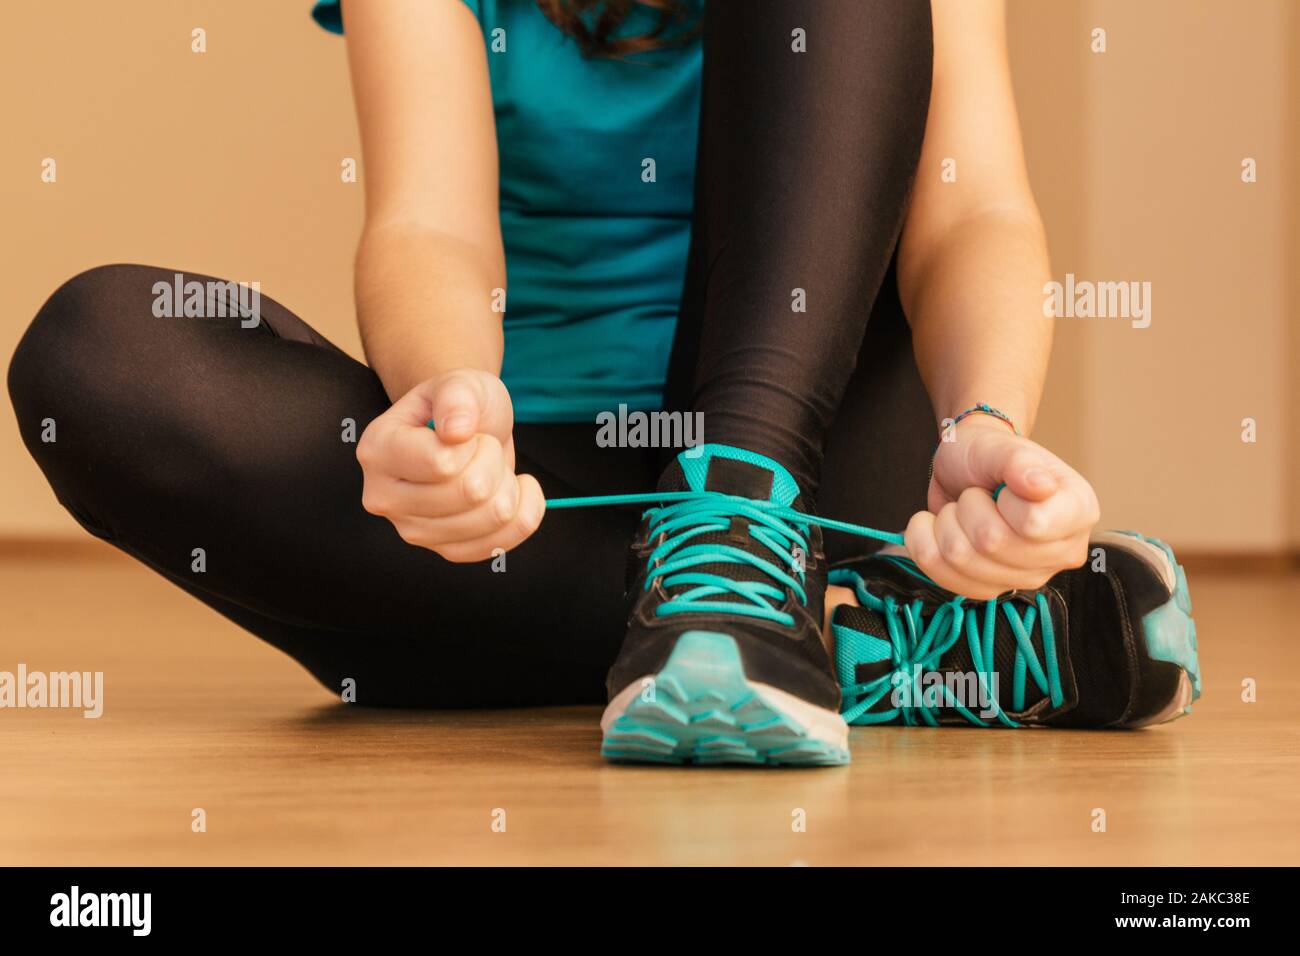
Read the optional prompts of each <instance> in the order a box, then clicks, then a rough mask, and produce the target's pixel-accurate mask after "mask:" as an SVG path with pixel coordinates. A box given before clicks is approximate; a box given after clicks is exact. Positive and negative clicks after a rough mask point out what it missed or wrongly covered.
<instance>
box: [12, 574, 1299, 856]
mask: <svg viewBox="0 0 1300 956" xmlns="http://www.w3.org/2000/svg"><path fill="white" fill-rule="evenodd" d="M1298 585H1300V579H1297V578H1296V577H1294V576H1291V577H1287V576H1277V575H1274V576H1270V577H1263V578H1261V577H1258V576H1255V577H1249V576H1238V577H1231V576H1222V575H1216V576H1201V577H1197V576H1196V575H1195V574H1193V577H1192V592H1193V597H1194V600H1195V603H1196V617H1197V622H1198V626H1199V630H1200V635H1201V649H1202V661H1203V668H1204V672H1205V675H1206V676H1205V697H1204V698H1203V700H1202V701H1201V702H1199V703H1198V704H1197V705H1196V713H1195V714H1193V715H1192V716H1191V717H1190V718H1186V719H1184V720H1182V721H1179V722H1178V723H1176V724H1174V725H1171V726H1166V727H1162V728H1158V729H1155V730H1149V731H1145V732H1136V733H1081V732H1057V731H1037V732H1033V731H1022V732H1012V731H1002V732H996V731H994V732H989V731H976V730H956V729H954V730H909V729H898V728H887V729H855V730H854V731H853V736H852V745H853V763H852V765H851V766H850V767H846V768H837V769H830V770H825V769H822V770H785V771H771V770H766V771H765V770H716V769H678V768H644V769H643V768H628V767H611V766H606V765H605V764H603V763H602V762H601V761H600V760H599V759H598V757H597V746H598V742H599V732H598V728H597V718H598V712H597V710H595V709H591V708H572V709H555V710H540V711H514V712H505V713H501V712H492V713H425V712H418V713H417V712H406V713H393V712H374V711H367V710H362V709H359V708H352V707H349V706H347V705H344V704H341V703H335V702H334V701H333V699H332V698H331V697H330V696H329V695H328V694H326V692H325V691H324V690H322V689H321V688H320V687H318V686H317V685H316V684H315V682H314V681H312V680H311V679H310V678H309V677H308V676H307V675H306V674H305V673H304V672H302V671H300V670H299V669H298V667H297V666H296V665H295V664H293V663H292V662H291V661H289V660H288V659H287V658H284V657H282V656H281V655H280V654H279V653H277V652H275V651H273V650H270V649H269V648H267V647H265V646H263V645H261V644H260V643H259V642H258V641H256V640H255V639H253V638H251V637H249V636H247V635H246V634H244V633H243V632H241V631H239V630H237V629H236V628H235V627H234V626H233V625H230V624H228V623H226V622H225V621H223V620H221V619H219V618H217V617H216V616H215V615H213V614H211V613H209V612H208V611H206V610H205V609H203V608H202V607H200V606H199V605H198V604H197V603H196V602H194V601H193V600H191V599H190V598H188V597H186V596H185V595H183V594H182V593H181V592H179V591H176V590H174V589H173V588H171V587H170V586H169V585H166V584H164V583H163V582H162V581H160V580H158V579H156V578H155V577H153V576H152V575H151V574H150V573H148V572H146V571H145V570H143V569H141V568H139V567H137V566H135V565H133V564H131V563H130V562H128V561H127V560H126V559H124V558H120V557H118V556H116V554H115V553H112V552H108V551H107V550H105V551H103V552H102V553H99V552H92V553H90V554H89V555H85V554H83V555H82V556H81V557H71V558H70V557H68V556H66V555H62V556H60V555H57V554H55V555H51V554H44V555H38V556H36V557H33V556H31V555H26V556H17V555H13V554H12V553H11V554H10V555H9V556H7V557H4V558H0V670H8V671H16V669H17V666H18V664H19V662H23V663H25V664H26V665H27V667H28V669H29V670H45V671H50V670H73V669H75V670H91V671H94V670H102V671H104V672H105V682H106V687H105V713H104V716H103V717H102V718H100V719H98V720H87V719H84V718H83V717H82V716H81V715H80V713H79V712H68V711H53V710H0V864H97V865H102V864H264V863H266V864H270V863H282V864H292V863H306V864H353V863H373V864H389V863H397V864H433V863H471V864H497V863H538V864H566V863H596V864H599V863H627V864H709V863H752V864H776V865H790V864H800V863H804V864H809V865H827V864H865V865H876V864H920V863H947V864H959V865H971V864H1000V863H1019V864H1044V863H1050V864H1104V863H1118V864H1209V863H1228V864H1297V863H1300V847H1298V845H1297V810H1300V797H1298V796H1297V794H1300V761H1298V757H1300V681H1298V680H1297V663H1298V656H1300V655H1298V653H1297V644H1298V643H1300V629H1298V628H1297V624H1296V621H1297V616H1296V603H1295V602H1296V600H1297V599H1298V598H1300V587H1298ZM1245 678H1253V679H1254V680H1255V681H1256V682H1257V685H1258V702H1257V703H1253V704H1252V703H1243V702H1242V700H1241V683H1242V680H1243V679H1245ZM194 808H203V810H204V811H205V812H206V819H207V832H205V833H194V832H191V819H192V817H191V813H192V811H193V809H194ZM1094 808H1102V809H1104V811H1105V813H1106V832H1104V833H1096V832H1093V830H1092V827H1091V824H1092V820H1093V811H1094ZM498 810H503V811H504V821H505V832H504V833H501V832H494V831H493V827H492V824H493V820H494V812H495V811H498ZM800 810H801V811H803V813H804V815H805V818H806V832H795V828H794V827H793V826H792V823H793V822H794V821H796V819H797V818H798V817H799V814H798V811H800ZM496 819H500V815H499V814H498V816H497V817H496Z"/></svg>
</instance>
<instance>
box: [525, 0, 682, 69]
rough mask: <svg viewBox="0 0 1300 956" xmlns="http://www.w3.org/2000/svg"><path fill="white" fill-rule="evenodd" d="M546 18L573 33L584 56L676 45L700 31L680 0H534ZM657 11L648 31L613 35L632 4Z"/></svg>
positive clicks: (622, 54)
mask: <svg viewBox="0 0 1300 956" xmlns="http://www.w3.org/2000/svg"><path fill="white" fill-rule="evenodd" d="M537 5H538V6H539V7H540V8H541V10H542V13H544V14H546V17H547V19H548V20H550V21H551V22H552V23H554V24H555V25H556V26H557V27H559V28H560V29H561V30H563V31H564V32H565V33H567V34H568V35H569V36H571V37H573V39H575V40H576V41H577V42H578V48H579V49H580V50H582V55H583V56H586V57H609V58H614V59H617V58H619V57H625V56H631V55H632V54H635V53H644V52H646V51H647V50H657V49H661V48H663V47H670V46H680V45H681V44H683V43H688V42H689V41H691V40H693V39H694V38H695V36H696V35H697V34H698V33H699V32H700V24H699V22H698V17H697V18H695V20H696V22H694V23H691V22H690V16H689V14H690V11H689V9H688V8H687V6H686V4H685V3H684V2H683V0H537ZM638 6H639V7H649V8H650V9H651V10H657V11H658V12H659V22H658V23H656V24H655V27H654V29H652V30H651V31H650V32H649V33H643V34H640V35H638V36H630V37H615V36H614V34H615V33H617V32H618V29H619V27H621V26H622V25H623V22H624V21H625V20H627V17H628V14H630V13H631V12H632V8H633V7H638Z"/></svg>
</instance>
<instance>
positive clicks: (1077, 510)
mask: <svg viewBox="0 0 1300 956" xmlns="http://www.w3.org/2000/svg"><path fill="white" fill-rule="evenodd" d="M931 9H932V11H933V22H934V54H935V56H934V83H933V92H932V96H931V102H930V113H929V117H928V125H927V128H926V134H925V143H924V145H923V146H922V150H921V161H920V169H919V171H918V173H917V179H916V186H915V191H914V194H913V197H912V206H911V209H910V210H909V213H908V219H907V223H906V225H905V226H904V230H903V237H902V240H901V244H900V247H899V255H898V284H899V295H900V297H901V299H902V302H903V307H904V310H905V311H906V313H907V315H908V319H909V321H910V322H911V325H912V334H913V346H914V348H915V350H916V358H917V365H918V367H919V368H920V371H921V376H922V378H923V379H924V380H925V384H926V387H927V389H928V390H929V393H930V398H931V401H932V403H933V405H934V413H935V419H936V421H938V422H940V423H942V422H943V421H944V419H947V418H951V417H954V416H956V415H957V414H958V413H960V412H962V411H965V410H966V409H969V408H971V407H973V406H974V405H976V404H977V403H980V402H987V403H988V404H990V405H993V406H994V407H996V408H999V409H1000V410H1002V411H1003V412H1005V413H1006V414H1007V415H1009V416H1010V417H1011V419H1012V420H1013V421H1014V422H1015V423H1016V424H1017V425H1018V426H1019V428H1020V429H1021V431H1022V433H1023V435H1027V434H1028V433H1029V430H1030V429H1031V428H1032V427H1033V424H1034V418H1035V416H1036V413H1037V411H1038V402H1039V399H1040V397H1041V395H1042V390H1043V384H1044V381H1045V379H1046V375H1047V362H1048V356H1049V352H1050V350H1051V345H1052V331H1053V330H1052V323H1051V321H1050V320H1049V319H1045V318H1044V317H1043V312H1042V301H1043V300H1042V289H1043V285H1044V283H1045V282H1046V281H1047V279H1048V277H1049V274H1050V263H1049V261H1048V255H1047V242H1046V237H1045V235H1044V232H1043V225H1042V220H1041V219H1040V217H1039V214H1038V208H1037V206H1036V205H1035V203H1034V197H1033V195H1032V193H1031V191H1030V188H1029V178H1028V175H1027V173H1026V170H1025V161H1024V155H1023V148H1022V145H1021V139H1020V129H1019V123H1018V120H1017V117H1016V106H1015V98H1014V95H1013V91H1012V86H1011V74H1010V67H1009V65H1008V61H1007V49H1006V37H1005V23H1004V21H1005V10H1004V3H1003V0H933V2H932V4H931ZM946 161H955V164H956V165H955V169H952V168H950V170H949V171H950V172H955V174H956V179H955V181H945V180H946V179H949V178H951V177H942V176H941V175H940V174H941V171H942V170H943V168H944V164H945V162H946ZM945 438H947V439H950V440H948V441H945V442H943V443H941V444H940V445H939V450H938V452H937V454H936V456H935V460H934V473H933V476H932V478H931V481H930V488H929V490H928V499H927V501H928V510H927V511H923V512H919V513H918V514H916V515H914V516H913V517H912V520H911V522H910V523H909V524H908V528H907V532H906V535H905V538H906V542H907V549H908V552H909V553H910V554H911V555H912V557H913V558H914V559H915V560H916V562H917V564H918V565H920V566H921V568H922V570H924V571H925V572H926V573H927V574H928V575H929V576H930V577H931V578H933V579H934V580H935V581H938V582H939V583H940V584H942V585H943V586H944V587H947V588H949V589H950V590H952V591H956V592H958V593H960V594H965V595H967V596H968V597H976V598H987V597H992V596H994V595H996V594H999V593H1001V592H1003V591H1006V590H1008V589H1010V588H1036V587H1038V586H1040V585H1042V584H1043V583H1044V582H1045V581H1047V580H1048V578H1050V577H1051V576H1052V575H1053V574H1055V573H1056V572H1057V571H1060V570H1062V569H1064V568H1068V567H1076V566H1078V564H1079V563H1080V562H1081V561H1082V560H1083V558H1084V556H1085V555H1086V553H1087V544H1088V535H1089V533H1090V531H1091V529H1092V526H1093V525H1094V524H1095V523H1096V521H1097V518H1098V506H1097V497H1096V494H1095V493H1094V492H1093V490H1092V487H1091V486H1090V485H1089V484H1088V482H1087V481H1085V480H1084V478H1083V477H1082V476H1081V475H1080V474H1079V473H1078V472H1076V471H1075V470H1074V469H1073V468H1071V467H1070V466H1069V465H1067V464H1066V463H1065V462H1063V461H1062V460H1061V459H1059V458H1057V457H1056V456H1055V455H1053V454H1052V453H1051V452H1049V451H1048V450H1047V449H1045V448H1043V447H1042V446H1040V445H1038V444H1036V443H1034V442H1032V441H1030V440H1029V439H1028V438H1027V437H1023V436H1017V435H1015V434H1014V433H1013V432H1012V431H1011V429H1009V428H1008V427H1007V426H1006V425H1005V424H1003V423H1002V422H999V421H997V420H996V419H995V418H992V417H989V416H985V415H975V416H972V417H970V418H967V419H965V420H963V421H962V422H961V423H960V424H959V425H958V426H957V427H956V429H955V430H952V431H950V432H949V433H948V434H947V435H946V436H945ZM999 486H1004V487H1003V488H1002V491H1001V493H1000V494H999V497H998V499H997V500H996V501H995V500H994V499H993V496H992V493H993V492H994V491H995V489H998V488H999Z"/></svg>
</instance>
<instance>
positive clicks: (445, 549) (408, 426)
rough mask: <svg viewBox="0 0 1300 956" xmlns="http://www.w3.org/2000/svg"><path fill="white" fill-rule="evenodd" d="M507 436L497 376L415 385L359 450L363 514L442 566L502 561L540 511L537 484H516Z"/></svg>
mask: <svg viewBox="0 0 1300 956" xmlns="http://www.w3.org/2000/svg"><path fill="white" fill-rule="evenodd" d="M430 419H432V420H433V421H434V422H435V424H436V429H437V430H436V431H435V430H434V429H432V428H429V427H428V422H429V420H430ZM513 428H514V410H513V408H512V406H511V403H510V393H509V392H507V391H506V387H505V384H504V383H503V382H502V381H501V379H500V378H498V377H497V376H495V375H492V374H490V373H488V372H483V371H480V370H478V369H456V370H454V371H451V372H446V373H444V374H442V375H439V376H438V377H437V378H433V379H430V380H429V381H427V382H423V383H421V384H420V385H417V386H416V387H415V388H413V389H411V390H410V391H409V392H407V393H406V394H405V395H404V396H402V398H401V399H399V400H398V401H397V402H396V403H395V404H394V405H393V406H392V407H391V408H390V409H388V411H386V412H384V413H383V414H382V415H380V416H379V417H378V418H376V419H375V420H374V421H372V422H371V423H370V424H369V426H367V428H366V430H365V431H364V432H363V433H362V435H361V440H360V441H359V442H358V443H357V461H359V462H360V463H361V470H362V473H363V474H364V476H365V484H364V488H363V491H362V494H361V504H362V507H364V508H365V509H366V510H367V511H369V512H370V513H371V514H375V515H381V516H382V517H385V518H387V519H388V520H389V521H391V522H392V523H393V526H394V527H395V528H396V529H397V533H398V534H400V535H401V536H402V539H403V540H405V541H407V542H409V543H411V544H415V545H419V546H420V547H423V548H428V549H429V550H430V551H436V552H437V553H438V554H440V555H442V556H443V557H444V558H446V559H447V560H448V561H458V562H461V561H482V560H485V559H487V558H490V557H493V555H494V552H496V551H497V549H501V550H502V551H509V550H510V549H511V548H514V547H515V546H517V545H518V544H520V543H521V542H522V541H524V539H526V538H527V537H528V536H529V535H531V534H532V533H533V532H534V531H536V530H537V527H538V525H540V524H541V522H542V516H543V514H545V511H546V500H545V498H544V497H543V495H542V489H541V486H540V485H538V483H537V479H535V478H534V477H533V476H532V475H516V474H515V445H514V438H513V435H512V432H513Z"/></svg>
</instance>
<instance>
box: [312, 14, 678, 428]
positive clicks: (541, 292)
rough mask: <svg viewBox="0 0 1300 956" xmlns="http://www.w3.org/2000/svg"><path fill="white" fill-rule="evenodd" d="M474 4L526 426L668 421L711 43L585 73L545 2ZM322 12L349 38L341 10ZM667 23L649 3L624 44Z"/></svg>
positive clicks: (508, 315)
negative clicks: (704, 54) (642, 417)
mask: <svg viewBox="0 0 1300 956" xmlns="http://www.w3.org/2000/svg"><path fill="white" fill-rule="evenodd" d="M463 2H465V3H466V4H467V5H468V6H469V7H470V9H471V10H472V11H473V12H474V14H475V16H477V17H478V20H479V23H480V24H481V26H482V29H483V36H484V42H485V43H486V46H487V59H488V68H489V72H490V76H491V82H492V102H493V104H494V106H495V111H496V127H497V143H498V149H499V151H500V171H501V232H502V236H503V238H504V241H505V251H506V275H507V288H508V292H507V298H506V311H505V337H506V349H505V361H504V368H503V371H502V378H503V379H504V380H505V383H506V385H507V386H508V387H509V389H510V394H511V396H512V397H513V399H514V405H515V418H516V420H517V421H523V422H566V421H592V420H594V418H595V415H596V414H597V413H598V412H601V411H616V410H617V408H618V406H619V405H620V404H626V405H627V406H628V407H629V410H646V411H648V410H653V409H657V408H659V407H660V404H661V402H662V398H663V384H664V376H665V373H666V370H667V365H668V353H669V350H670V348H671V346H672V336H673V330H674V328H675V326H676V322H677V308H678V301H679V299H680V296H681V289H682V279H683V275H684V273H685V267H686V255H687V247H688V245H689V243H690V221H691V205H692V190H693V184H694V172H695V142H696V125H697V122H698V118H699V89H700V60H701V52H700V44H699V41H698V40H696V41H694V42H692V43H690V44H689V45H684V46H681V47H670V48H667V49H663V50H657V51H654V52H653V53H651V54H648V55H638V56H636V57H633V58H632V59H631V60H629V61H621V60H608V59H585V58H584V57H583V56H582V54H581V53H580V52H579V50H578V46H577V43H576V42H575V41H574V40H572V39H571V38H569V37H567V36H565V35H564V34H563V33H561V32H560V30H559V29H558V28H557V27H556V26H555V25H554V24H552V23H551V21H550V20H548V19H547V18H546V16H545V15H544V14H543V13H542V12H541V11H540V10H539V9H538V7H537V4H536V2H534V0H463ZM697 6H698V4H697ZM312 14H313V16H314V17H315V18H316V21H317V22H318V23H320V24H321V25H322V26H324V27H325V28H327V29H329V30H333V31H335V32H342V30H343V23H342V19H341V17H340V11H339V0H320V2H318V3H316V5H315V8H314V9H313V11H312ZM656 20H657V17H656V15H655V14H653V13H652V12H650V11H649V10H648V9H646V8H644V7H642V6H640V5H637V6H636V7H634V8H633V13H632V15H631V16H629V19H628V22H627V23H626V24H625V25H624V28H623V31H620V33H622V32H624V31H626V32H628V33H643V32H645V31H646V30H647V29H649V28H651V27H653V25H654V23H655V22H656ZM455 93H456V91H455V90H437V91H433V90H431V91H430V96H454V95H455Z"/></svg>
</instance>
